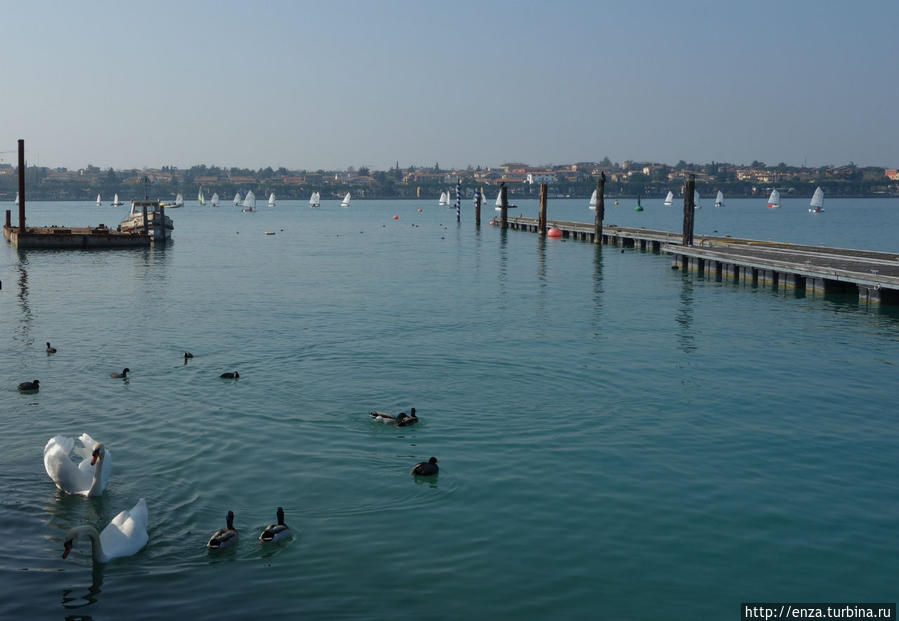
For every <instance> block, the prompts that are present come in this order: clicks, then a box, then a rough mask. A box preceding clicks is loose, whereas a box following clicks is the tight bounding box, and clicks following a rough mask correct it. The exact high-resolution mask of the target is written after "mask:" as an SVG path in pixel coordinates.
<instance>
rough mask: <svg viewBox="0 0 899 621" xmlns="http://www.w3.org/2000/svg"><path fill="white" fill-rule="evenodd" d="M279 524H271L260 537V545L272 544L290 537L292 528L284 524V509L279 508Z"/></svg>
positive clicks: (277, 513)
mask: <svg viewBox="0 0 899 621" xmlns="http://www.w3.org/2000/svg"><path fill="white" fill-rule="evenodd" d="M276 515H277V518H278V523H277V524H269V525H268V526H266V527H265V530H263V531H262V534H261V535H259V543H272V542H275V541H281V540H282V539H287V538H288V537H290V528H288V526H287V524H285V523H284V509H282V508H281V507H278V510H277V512H276Z"/></svg>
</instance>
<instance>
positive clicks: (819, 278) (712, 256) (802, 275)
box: [507, 217, 899, 305]
mask: <svg viewBox="0 0 899 621" xmlns="http://www.w3.org/2000/svg"><path fill="white" fill-rule="evenodd" d="M507 223H508V226H509V228H511V229H516V230H524V231H531V232H535V233H536V232H537V231H538V225H537V220H536V218H522V217H517V218H509V219H508V220H507ZM551 226H555V227H556V228H558V229H559V230H560V231H561V232H562V237H563V238H567V239H582V240H585V241H591V242H592V241H594V237H595V234H594V229H593V224H588V223H584V222H566V221H557V220H552V221H547V228H549V227H551ZM681 239H682V235H681V234H680V233H672V232H669V231H656V230H651V229H645V228H643V227H640V228H632V227H620V226H615V225H614V224H611V225H603V229H602V243H604V244H609V245H614V246H622V247H631V248H637V247H639V248H640V249H641V250H649V249H651V250H652V251H654V252H664V253H667V254H671V255H674V265H673V266H672V267H674V268H679V269H682V270H684V271H688V270H689V271H695V272H699V273H700V274H702V275H703V276H705V277H709V278H716V279H718V280H722V281H725V280H728V281H733V282H737V283H743V284H751V285H753V286H769V287H772V288H776V289H784V290H794V291H804V292H805V293H806V294H807V295H808V294H810V295H819V294H820V295H824V294H849V295H852V294H854V293H857V295H858V299H859V302H864V303H869V304H889V305H899V254H896V253H892V252H878V251H874V250H855V249H850V248H828V247H825V246H805V245H801V244H789V243H784V242H772V241H760V240H753V239H740V238H735V237H729V236H723V237H722V236H707V235H694V237H693V241H694V245H692V246H682V245H681Z"/></svg>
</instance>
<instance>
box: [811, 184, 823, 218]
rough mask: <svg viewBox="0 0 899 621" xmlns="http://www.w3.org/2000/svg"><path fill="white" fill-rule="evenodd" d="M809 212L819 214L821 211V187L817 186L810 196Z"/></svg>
mask: <svg viewBox="0 0 899 621" xmlns="http://www.w3.org/2000/svg"><path fill="white" fill-rule="evenodd" d="M809 205H810V206H811V209H809V211H811V212H819V211H821V207H822V206H823V205H824V191H823V190H822V189H821V186H818V187H817V188H816V189H815V193H814V194H813V195H812V200H811V202H810V203H809Z"/></svg>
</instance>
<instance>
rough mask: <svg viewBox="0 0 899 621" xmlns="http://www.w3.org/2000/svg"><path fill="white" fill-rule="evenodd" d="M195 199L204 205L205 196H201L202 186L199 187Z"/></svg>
mask: <svg viewBox="0 0 899 621" xmlns="http://www.w3.org/2000/svg"><path fill="white" fill-rule="evenodd" d="M197 201H198V202H199V203H200V204H201V205H205V204H206V198H205V197H204V196H203V188H200V192H199V193H198V194H197Z"/></svg>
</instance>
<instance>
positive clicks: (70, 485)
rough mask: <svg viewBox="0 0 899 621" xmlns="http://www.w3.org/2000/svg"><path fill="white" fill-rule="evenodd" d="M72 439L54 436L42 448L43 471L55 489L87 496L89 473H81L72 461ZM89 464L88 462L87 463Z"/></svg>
mask: <svg viewBox="0 0 899 621" xmlns="http://www.w3.org/2000/svg"><path fill="white" fill-rule="evenodd" d="M74 446H75V440H74V439H73V438H67V437H65V436H54V437H52V438H50V439H49V440H48V441H47V445H46V446H45V447H44V469H45V470H46V471H47V475H48V476H49V477H50V478H51V479H52V480H53V482H54V483H55V484H56V487H58V488H59V489H61V490H62V491H64V492H68V493H69V494H87V492H88V490H89V489H90V486H91V480H92V478H93V477H92V476H91V473H90V472H85V471H82V470H81V469H80V468H79V467H78V466H76V465H75V462H73V461H72V458H71V457H70V453H71V452H72V449H73V448H74ZM88 463H90V462H88Z"/></svg>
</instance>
